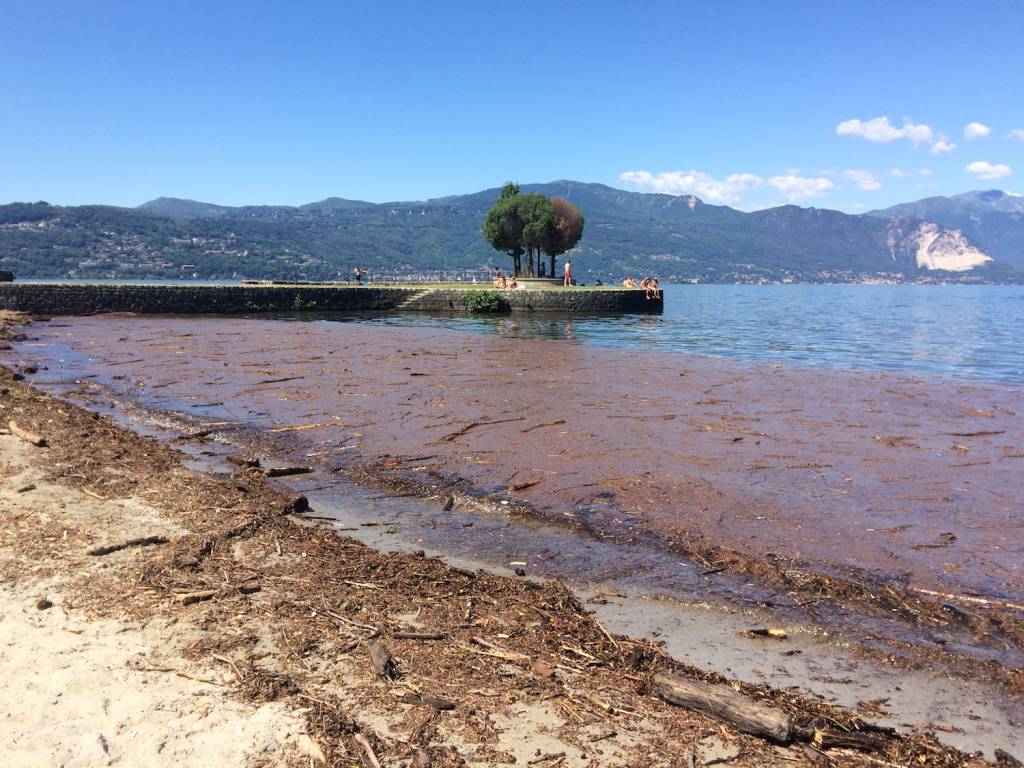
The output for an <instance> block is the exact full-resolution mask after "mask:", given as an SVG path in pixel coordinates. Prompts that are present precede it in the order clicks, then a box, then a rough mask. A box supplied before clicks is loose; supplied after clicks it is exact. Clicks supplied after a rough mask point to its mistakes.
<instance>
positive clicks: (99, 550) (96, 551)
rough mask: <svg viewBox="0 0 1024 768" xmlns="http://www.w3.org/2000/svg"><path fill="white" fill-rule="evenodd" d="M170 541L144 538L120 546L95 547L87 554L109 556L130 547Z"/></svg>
mask: <svg viewBox="0 0 1024 768" xmlns="http://www.w3.org/2000/svg"><path fill="white" fill-rule="evenodd" d="M168 541H170V539H168V538H167V537H166V536H143V537H141V538H138V539H128V540H127V541H122V542H121V543H120V544H106V545H103V546H99V547H93V548H92V549H87V550H86V551H85V554H87V555H93V556H94V557H100V556H102V555H109V554H110V553H111V552H120V551H121V550H122V549H128V547H150V546H153V545H155V544H166V543H167V542H168Z"/></svg>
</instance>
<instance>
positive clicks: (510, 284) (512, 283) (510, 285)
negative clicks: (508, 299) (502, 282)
mask: <svg viewBox="0 0 1024 768" xmlns="http://www.w3.org/2000/svg"><path fill="white" fill-rule="evenodd" d="M506 287H507V288H508V289H509V290H510V291H514V290H516V289H517V288H518V287H519V281H518V280H516V276H515V275H512V277H510V278H509V279H508V285H507V286H506Z"/></svg>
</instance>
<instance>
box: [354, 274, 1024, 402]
mask: <svg viewBox="0 0 1024 768" xmlns="http://www.w3.org/2000/svg"><path fill="white" fill-rule="evenodd" d="M352 319H362V320H365V319H372V320H374V321H375V322H378V323H382V324H386V325H403V326H404V325H419V326H422V325H434V326H438V327H445V328H451V329H458V330H471V331H477V332H483V333H499V334H501V335H504V336H510V337H521V338H561V339H574V340H576V341H580V342H584V343H590V344H600V345H605V346H616V347H633V348H636V349H637V350H664V351H676V352H689V353H696V354H702V355H714V356H729V357H739V358H747V359H754V360H768V361H775V360H779V361H788V362H795V363H800V364H810V365H825V366H829V367H833V368H849V369H867V370H894V371H898V370H903V371H918V372H930V373H938V374H943V375H946V376H952V377H963V378H971V379H989V380H997V381H1004V382H1014V383H1017V384H1020V383H1024V345H1022V344H1021V332H1022V330H1024V286H1002V285H977V286H964V285H941V286H923V285H765V286H760V285H671V286H667V287H666V290H665V312H664V314H663V315H661V316H651V315H625V316H589V317H588V316H584V317H579V316H576V317H567V316H554V317H548V316H544V315H531V316H526V317H519V316H513V317H505V318H472V317H462V316H453V317H449V316H429V315H421V314H406V315H387V316H381V315H363V316H357V318H352Z"/></svg>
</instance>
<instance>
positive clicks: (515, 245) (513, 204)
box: [480, 182, 583, 277]
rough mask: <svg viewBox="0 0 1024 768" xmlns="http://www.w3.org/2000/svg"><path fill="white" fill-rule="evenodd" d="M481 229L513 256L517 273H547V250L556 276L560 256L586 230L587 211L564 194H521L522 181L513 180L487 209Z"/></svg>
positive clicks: (486, 236)
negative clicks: (561, 196) (550, 197)
mask: <svg viewBox="0 0 1024 768" xmlns="http://www.w3.org/2000/svg"><path fill="white" fill-rule="evenodd" d="M480 230H481V232H482V233H483V235H484V237H485V238H486V239H487V242H489V243H490V244H491V246H492V247H493V248H494V249H495V250H499V251H505V252H506V253H507V254H508V255H509V256H511V257H512V264H513V271H514V274H515V275H516V276H520V277H535V276H539V275H541V274H543V273H544V267H545V265H544V263H543V256H542V254H546V255H547V256H549V257H550V259H551V261H550V266H551V271H550V272H549V274H550V275H551V276H552V277H553V276H554V274H555V260H556V258H557V257H558V256H559V255H561V254H563V253H565V252H566V251H569V250H571V249H572V248H573V247H574V246H575V245H576V243H577V242H579V239H580V236H581V235H582V234H583V214H582V213H580V210H579V209H578V208H577V207H576V206H574V205H572V204H571V203H569V202H568V201H566V200H564V199H563V198H560V197H556V198H552V199H550V200H549V199H548V198H546V197H544V195H542V194H540V193H537V192H535V193H533V194H529V195H521V194H519V185H518V184H515V183H513V182H509V183H507V184H506V185H505V186H504V187H503V188H502V190H501V196H500V197H499V198H498V201H497V202H496V203H495V204H494V206H493V207H492V208H491V210H489V211H488V212H487V215H486V216H485V217H484V223H483V225H482V226H481V228H480ZM524 255H525V256H526V257H527V258H526V259H525V261H524V259H523V256H524Z"/></svg>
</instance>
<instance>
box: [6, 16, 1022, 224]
mask: <svg viewBox="0 0 1024 768" xmlns="http://www.w3.org/2000/svg"><path fill="white" fill-rule="evenodd" d="M0 11H2V13H0V202H7V201H11V200H40V199H43V200H48V201H50V202H53V203H60V204H79V203H110V204H117V205H137V204H139V203H142V202H144V201H145V200H148V199H151V198H153V197H157V196H160V195H169V196H177V197H190V198H194V199H199V200H205V201H210V202H217V203H222V204H229V205H239V204H255V203H278V204H301V203H304V202H309V201H312V200H318V199H322V198H324V197H328V196H332V195H336V196H340V197H349V198H358V199H364V200H371V201H376V202H379V201H387V200H416V199H426V198H429V197H439V196H443V195H448V194H457V193H462V192H472V191H476V190H480V189H484V188H486V187H492V186H497V185H500V184H501V183H502V182H504V181H505V180H508V179H516V180H518V181H520V182H524V183H525V182H532V181H550V180H553V179H559V178H570V179H577V180H580V181H595V182H601V183H605V184H610V185H612V186H617V187H622V188H624V189H633V190H656V191H665V192H671V193H674V194H680V193H691V192H692V193H695V194H698V195H700V196H701V197H702V198H704V199H705V200H707V201H708V202H718V203H728V204H731V205H734V206H737V207H741V208H748V209H749V208H757V207H765V206H768V205H775V204H780V203H784V202H796V203H798V204H800V205H815V206H819V207H833V208H841V209H843V210H848V211H857V210H864V209H870V208H875V207H881V206H885V205H890V204H892V203H895V202H900V201H905V200H911V199H917V198H919V197H924V196H927V195H933V194H955V193H958V192H962V191H965V190H968V189H987V188H996V187H997V188H1002V189H1007V190H1010V191H1015V192H1024V183H1022V175H1024V98H1021V95H1020V94H1021V89H1022V86H1021V83H1024V55H1022V54H1021V51H1020V41H1021V39H1024V2H985V1H984V0H982V1H981V2H972V3H962V2H944V1H942V0H939V1H936V0H931V1H930V2H877V3H876V2H856V3H854V2H849V3H822V2H770V3H769V2H763V0H762V1H761V2H711V3H699V4H698V3H679V2H621V3H611V2H609V3H601V2H578V3H568V2H559V1H558V0H546V1H545V2H530V1H527V0H522V1H520V2H507V3H506V2H490V3H478V2H444V0H437V1H436V2H431V3H424V2H422V0H420V2H404V1H402V0H397V1H395V2H388V3H381V4H379V7H378V4H375V3H366V2H362V3H358V4H357V3H347V2H337V1H336V2H300V1H296V2H288V3H285V2H280V3H270V2H264V3H260V2H255V1H250V2H238V3H236V2H204V3H198V2H197V3H191V2H158V1H156V0H153V1H149V2H138V1H137V0H136V1H134V2H102V0H95V1H92V2H84V1H78V2H47V1H46V0H0ZM880 118H885V119H886V120H882V119H880ZM972 123H977V124H978V125H979V126H980V127H977V126H976V127H974V128H973V129H970V130H967V133H966V134H965V129H966V126H968V125H970V124H972ZM985 129H988V132H987V133H986V130H985ZM1015 130H1016V131H1017V133H1013V131H1015ZM953 145H955V146H953Z"/></svg>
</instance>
